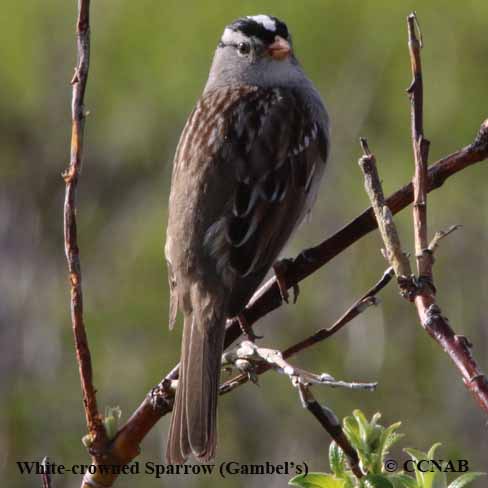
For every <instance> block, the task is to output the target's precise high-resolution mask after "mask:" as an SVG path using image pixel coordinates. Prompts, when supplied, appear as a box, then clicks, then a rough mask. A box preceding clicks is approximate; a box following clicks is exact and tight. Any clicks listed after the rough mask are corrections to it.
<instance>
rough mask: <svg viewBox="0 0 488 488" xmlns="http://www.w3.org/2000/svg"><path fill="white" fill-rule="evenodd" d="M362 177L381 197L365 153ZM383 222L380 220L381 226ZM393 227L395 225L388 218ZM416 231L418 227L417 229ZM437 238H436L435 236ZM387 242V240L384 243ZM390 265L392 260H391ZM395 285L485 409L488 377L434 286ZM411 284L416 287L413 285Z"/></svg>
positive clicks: (375, 195) (361, 162) (373, 195)
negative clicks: (451, 322)
mask: <svg viewBox="0 0 488 488" xmlns="http://www.w3.org/2000/svg"><path fill="white" fill-rule="evenodd" d="M359 165H360V166H361V169H362V170H363V174H364V178H365V180H369V179H371V180H372V183H371V188H373V191H372V192H371V193H369V192H368V195H369V196H370V199H371V201H372V202H373V201H374V200H378V199H381V191H382V190H381V182H380V179H379V177H378V172H377V170H376V161H375V158H374V156H373V155H372V154H364V156H363V157H362V158H360V160H359ZM375 215H376V218H377V219H378V221H381V220H384V219H385V214H384V213H383V212H381V211H379V210H378V211H377V212H376V213H375ZM383 225H386V224H385V223H381V224H380V227H381V226H383ZM391 225H392V226H393V228H394V227H395V224H394V222H393V220H392V221H391ZM417 231H418V228H417ZM437 240H438V239H437ZM385 245H386V243H385ZM392 264H393V263H392ZM397 279H398V285H399V287H400V290H401V292H402V295H403V296H405V297H406V298H407V299H409V300H413V301H414V302H415V306H416V307H417V313H418V315H419V318H420V323H421V325H422V327H423V328H424V329H425V330H426V331H427V332H428V333H429V335H430V336H431V337H432V338H433V339H435V340H436V342H437V343H438V344H439V345H440V346H441V347H442V349H443V350H444V351H445V352H446V353H447V355H448V356H449V357H450V358H451V360H452V361H453V362H454V364H455V365H456V367H457V368H458V369H459V371H460V372H461V376H462V378H463V381H464V383H465V385H466V387H467V388H468V389H469V390H470V391H471V393H472V394H473V396H474V397H475V398H476V400H477V401H478V403H479V405H480V406H481V408H482V409H483V410H485V411H486V412H488V379H487V378H486V377H485V376H484V375H483V373H482V372H481V370H480V369H479V367H478V365H477V364H476V361H475V360H474V359H473V357H472V355H471V351H470V348H471V344H470V342H469V341H468V340H467V339H466V338H465V337H464V336H458V335H456V334H455V333H454V331H453V330H452V329H451V327H450V326H449V323H448V320H447V318H445V317H443V316H442V315H441V310H440V308H439V306H438V305H437V304H436V302H435V297H434V292H433V290H434V289H435V288H434V286H431V287H430V286H419V285H418V284H417V283H419V284H420V285H421V282H417V283H415V282H413V281H405V280H403V279H402V276H399V275H397ZM412 284H413V285H414V286H415V288H412Z"/></svg>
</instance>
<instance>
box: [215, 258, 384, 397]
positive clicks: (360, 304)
mask: <svg viewBox="0 0 488 488" xmlns="http://www.w3.org/2000/svg"><path fill="white" fill-rule="evenodd" d="M392 277H393V268H391V267H390V268H388V269H387V270H386V271H385V272H384V273H383V276H382V277H381V279H380V280H379V281H378V282H377V283H376V284H375V285H374V286H373V287H372V288H370V289H369V290H368V291H367V292H366V293H365V294H364V295H363V296H362V297H361V298H359V299H358V300H356V301H355V302H354V303H353V304H352V305H351V306H350V307H349V308H348V309H347V310H346V312H344V314H343V315H342V316H341V317H340V318H339V319H338V320H336V321H335V322H334V324H332V325H331V326H330V327H328V328H324V329H319V330H318V331H317V332H315V333H314V334H312V335H311V336H309V337H306V338H305V339H303V340H301V341H300V342H297V343H296V344H293V345H292V346H290V347H288V348H287V349H285V350H284V351H283V358H285V359H288V358H290V357H292V356H294V355H295V354H298V353H299V352H301V351H303V350H304V349H307V348H309V347H311V346H313V345H314V344H317V343H319V342H321V341H323V340H325V339H327V338H329V337H330V336H332V335H334V334H335V333H336V332H339V330H341V329H342V328H343V327H344V326H345V325H346V324H348V323H350V322H351V321H352V320H353V319H354V318H356V317H357V316H358V315H359V314H361V313H363V312H364V311H365V310H366V309H367V308H369V307H370V306H372V305H376V304H377V301H378V300H377V298H376V295H377V294H378V293H379V292H380V291H381V290H382V289H383V288H384V287H385V286H386V285H387V284H388V283H389V282H390V281H391V279H392ZM270 369H271V365H269V364H262V365H259V366H258V367H257V368H256V370H255V374H256V375H261V374H263V373H265V372H266V371H269V370H270ZM248 380H249V377H248V376H247V375H245V374H241V375H239V376H236V377H235V378H232V379H230V380H228V381H226V382H225V383H223V384H222V386H221V389H220V392H221V393H229V392H230V391H232V390H234V389H235V388H237V387H238V386H240V385H243V384H244V383H246V382H247V381H248Z"/></svg>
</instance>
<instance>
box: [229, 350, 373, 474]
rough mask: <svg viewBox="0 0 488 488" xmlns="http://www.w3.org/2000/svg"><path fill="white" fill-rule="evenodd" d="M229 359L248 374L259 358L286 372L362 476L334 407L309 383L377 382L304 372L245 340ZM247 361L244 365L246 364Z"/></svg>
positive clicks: (352, 386) (370, 387) (305, 404)
mask: <svg viewBox="0 0 488 488" xmlns="http://www.w3.org/2000/svg"><path fill="white" fill-rule="evenodd" d="M226 355H227V358H228V360H229V361H232V362H233V363H234V364H235V365H238V363H239V362H241V364H240V365H239V366H238V367H239V368H243V369H245V370H246V371H247V372H248V373H249V372H250V371H252V370H254V364H255V362H256V361H257V362H258V363H259V362H261V363H262V362H263V361H264V362H265V364H268V365H270V367H272V368H274V369H277V370H279V371H281V372H283V373H284V374H286V375H287V376H288V377H289V378H290V380H291V383H292V385H293V386H294V387H296V388H298V391H299V395H300V400H301V403H302V406H303V408H306V409H307V410H308V411H309V412H310V413H311V414H312V415H313V416H314V417H315V418H316V419H317V420H318V421H319V423H320V425H322V427H323V428H324V429H325V431H326V432H327V433H328V434H329V435H330V436H331V437H332V439H333V440H334V441H335V442H336V443H337V444H338V445H339V446H340V447H341V448H342V450H343V451H344V453H345V454H346V456H347V458H348V460H349V464H350V466H351V469H352V471H353V473H354V474H355V475H356V477H358V478H362V476H363V473H362V471H361V468H360V466H359V456H358V454H357V452H356V450H355V449H354V448H353V447H352V445H351V443H350V442H349V440H348V439H347V437H346V436H345V435H344V432H343V430H342V427H341V424H340V422H339V420H338V419H337V416H336V415H335V414H334V412H333V411H332V410H330V409H329V408H327V407H323V406H321V405H320V404H319V403H318V402H317V400H316V399H315V398H314V396H313V395H312V392H311V390H310V386H311V385H314V384H319V385H328V386H332V387H344V388H350V389H366V390H374V389H375V388H376V386H377V383H346V382H344V381H337V380H335V378H333V377H332V376H330V375H328V374H326V373H322V374H320V375H318V374H315V373H311V372H309V371H305V370H303V369H301V368H297V367H295V366H292V365H291V364H290V363H288V362H287V361H285V360H284V358H283V354H282V353H281V352H280V351H276V350H274V349H266V348H261V347H258V346H256V344H254V343H253V342H250V341H244V342H243V343H242V344H241V345H240V346H239V347H238V349H237V351H236V352H233V353H231V354H229V353H226ZM243 363H244V364H243Z"/></svg>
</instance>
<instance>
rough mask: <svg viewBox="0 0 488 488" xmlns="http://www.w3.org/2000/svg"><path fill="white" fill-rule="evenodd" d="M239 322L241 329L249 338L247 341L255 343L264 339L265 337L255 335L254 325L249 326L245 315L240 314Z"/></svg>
mask: <svg viewBox="0 0 488 488" xmlns="http://www.w3.org/2000/svg"><path fill="white" fill-rule="evenodd" d="M237 321H238V322H239V327H240V328H241V331H242V333H243V334H244V335H245V336H246V337H247V339H248V340H249V341H251V342H255V341H256V340H257V339H262V338H263V337H264V336H260V335H257V334H255V333H254V331H253V329H252V325H249V322H248V321H247V319H246V317H245V316H244V314H242V313H241V314H239V315H238V316H237Z"/></svg>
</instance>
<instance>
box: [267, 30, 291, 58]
mask: <svg viewBox="0 0 488 488" xmlns="http://www.w3.org/2000/svg"><path fill="white" fill-rule="evenodd" d="M268 53H269V55H270V56H271V57H272V58H273V59H276V60H277V61H281V60H283V59H286V58H287V57H288V56H289V55H290V53H291V47H290V43H289V42H288V41H287V40H286V39H283V38H282V37H280V36H276V37H275V40H274V42H273V43H272V44H270V45H269V46H268Z"/></svg>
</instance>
